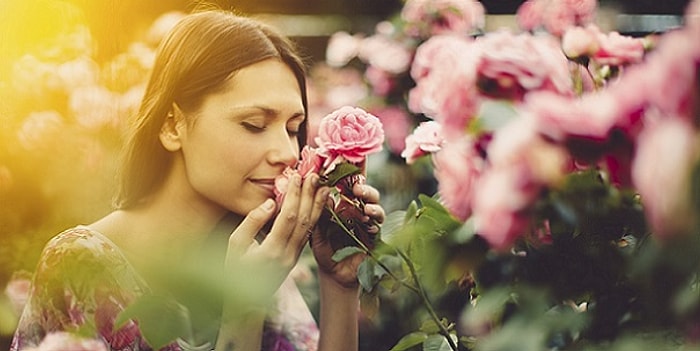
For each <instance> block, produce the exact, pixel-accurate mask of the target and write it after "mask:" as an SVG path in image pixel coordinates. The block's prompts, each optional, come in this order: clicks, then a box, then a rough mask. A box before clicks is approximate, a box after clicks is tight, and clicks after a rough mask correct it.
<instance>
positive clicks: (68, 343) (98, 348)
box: [26, 332, 107, 351]
mask: <svg viewBox="0 0 700 351" xmlns="http://www.w3.org/2000/svg"><path fill="white" fill-rule="evenodd" d="M26 351H107V346H106V345H105V344H104V343H103V342H102V341H100V340H97V339H85V338H81V337H78V336H77V335H73V334H71V333H68V332H52V333H49V334H47V335H46V337H44V339H43V340H42V341H41V343H40V344H39V346H36V347H33V348H29V349H26Z"/></svg>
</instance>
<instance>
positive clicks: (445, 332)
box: [328, 209, 457, 351]
mask: <svg viewBox="0 0 700 351" xmlns="http://www.w3.org/2000/svg"><path fill="white" fill-rule="evenodd" d="M328 212H330V213H331V216H332V217H333V220H334V221H335V222H336V223H337V224H338V225H339V226H340V227H341V228H342V229H343V231H344V232H345V233H347V234H348V235H349V236H350V237H351V238H352V239H353V240H354V241H355V242H356V243H357V244H358V245H359V247H360V248H361V249H362V251H364V252H365V254H367V256H368V257H369V258H371V259H372V260H374V262H375V263H376V264H377V265H378V266H379V267H381V268H382V269H384V271H385V272H386V273H387V274H388V275H389V276H390V277H391V278H392V279H394V280H395V281H397V282H399V284H401V285H402V286H404V287H406V288H407V289H409V290H411V291H413V292H414V293H416V294H417V295H418V296H419V297H420V298H421V302H422V303H423V305H424V306H425V308H426V309H427V310H428V314H429V315H430V318H432V320H433V322H435V324H436V325H437V326H438V328H439V329H440V335H442V336H444V337H445V339H447V343H448V344H449V345H450V348H451V349H452V350H453V351H457V345H455V343H454V341H453V340H452V338H451V337H450V332H449V331H448V330H447V328H446V327H445V325H444V324H442V322H441V321H440V317H438V315H437V313H436V312H435V309H434V308H433V305H432V303H431V302H430V299H429V298H428V294H427V293H426V291H425V288H424V287H423V285H422V284H421V283H420V280H418V273H417V272H416V267H415V266H414V265H413V262H411V259H410V258H408V256H406V254H405V253H403V252H402V251H401V250H399V249H398V248H394V250H395V251H396V252H397V253H398V254H399V256H401V259H402V260H403V261H404V262H406V265H407V266H408V269H409V271H410V272H411V278H412V279H413V281H414V282H415V283H416V285H415V286H414V285H411V284H409V283H407V282H406V281H405V280H403V279H399V277H397V276H396V275H395V274H394V273H393V272H392V271H391V270H390V269H389V267H387V266H386V265H385V264H384V263H383V262H382V261H380V260H379V258H378V257H377V256H375V255H374V253H373V252H372V250H371V249H370V248H369V247H367V245H365V243H363V242H362V240H360V239H358V238H357V236H355V233H353V232H352V230H350V229H349V228H348V227H346V226H345V223H343V221H342V220H341V219H340V218H339V217H338V214H337V213H335V211H333V210H331V209H328Z"/></svg>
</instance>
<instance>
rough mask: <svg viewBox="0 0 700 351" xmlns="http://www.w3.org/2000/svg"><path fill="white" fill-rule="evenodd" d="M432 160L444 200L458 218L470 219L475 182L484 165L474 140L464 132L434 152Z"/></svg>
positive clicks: (439, 189)
mask: <svg viewBox="0 0 700 351" xmlns="http://www.w3.org/2000/svg"><path fill="white" fill-rule="evenodd" d="M433 164H434V166H435V179H436V180H437V182H438V193H439V194H440V198H441V201H442V203H443V204H444V205H445V207H446V208H447V209H448V211H450V213H451V214H452V215H454V216H455V217H456V218H457V219H459V220H461V221H465V220H467V218H469V216H471V214H472V203H471V202H472V197H473V193H474V186H475V183H476V181H477V179H479V177H480V175H481V173H482V171H483V169H484V167H485V164H484V160H483V159H482V158H481V157H480V156H479V154H478V153H477V152H476V148H475V145H474V142H473V140H472V139H470V138H468V137H466V136H464V137H462V138H461V139H458V140H453V141H450V142H446V143H445V144H444V146H443V148H442V149H441V150H440V151H439V152H436V153H435V154H434V155H433Z"/></svg>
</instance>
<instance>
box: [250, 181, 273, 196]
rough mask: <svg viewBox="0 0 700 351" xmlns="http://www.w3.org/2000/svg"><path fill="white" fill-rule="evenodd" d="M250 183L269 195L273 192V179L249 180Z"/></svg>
mask: <svg viewBox="0 0 700 351" xmlns="http://www.w3.org/2000/svg"><path fill="white" fill-rule="evenodd" d="M250 182H251V183H253V184H255V185H256V186H258V187H260V188H262V189H264V190H265V191H268V192H270V193H272V192H274V190H275V179H274V178H260V179H251V180H250Z"/></svg>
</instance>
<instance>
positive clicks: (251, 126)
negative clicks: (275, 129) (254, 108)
mask: <svg viewBox="0 0 700 351" xmlns="http://www.w3.org/2000/svg"><path fill="white" fill-rule="evenodd" d="M241 125H242V126H243V128H245V129H247V130H248V131H250V132H253V133H262V132H264V131H265V129H267V128H266V126H258V125H255V124H252V123H249V122H241Z"/></svg>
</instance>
